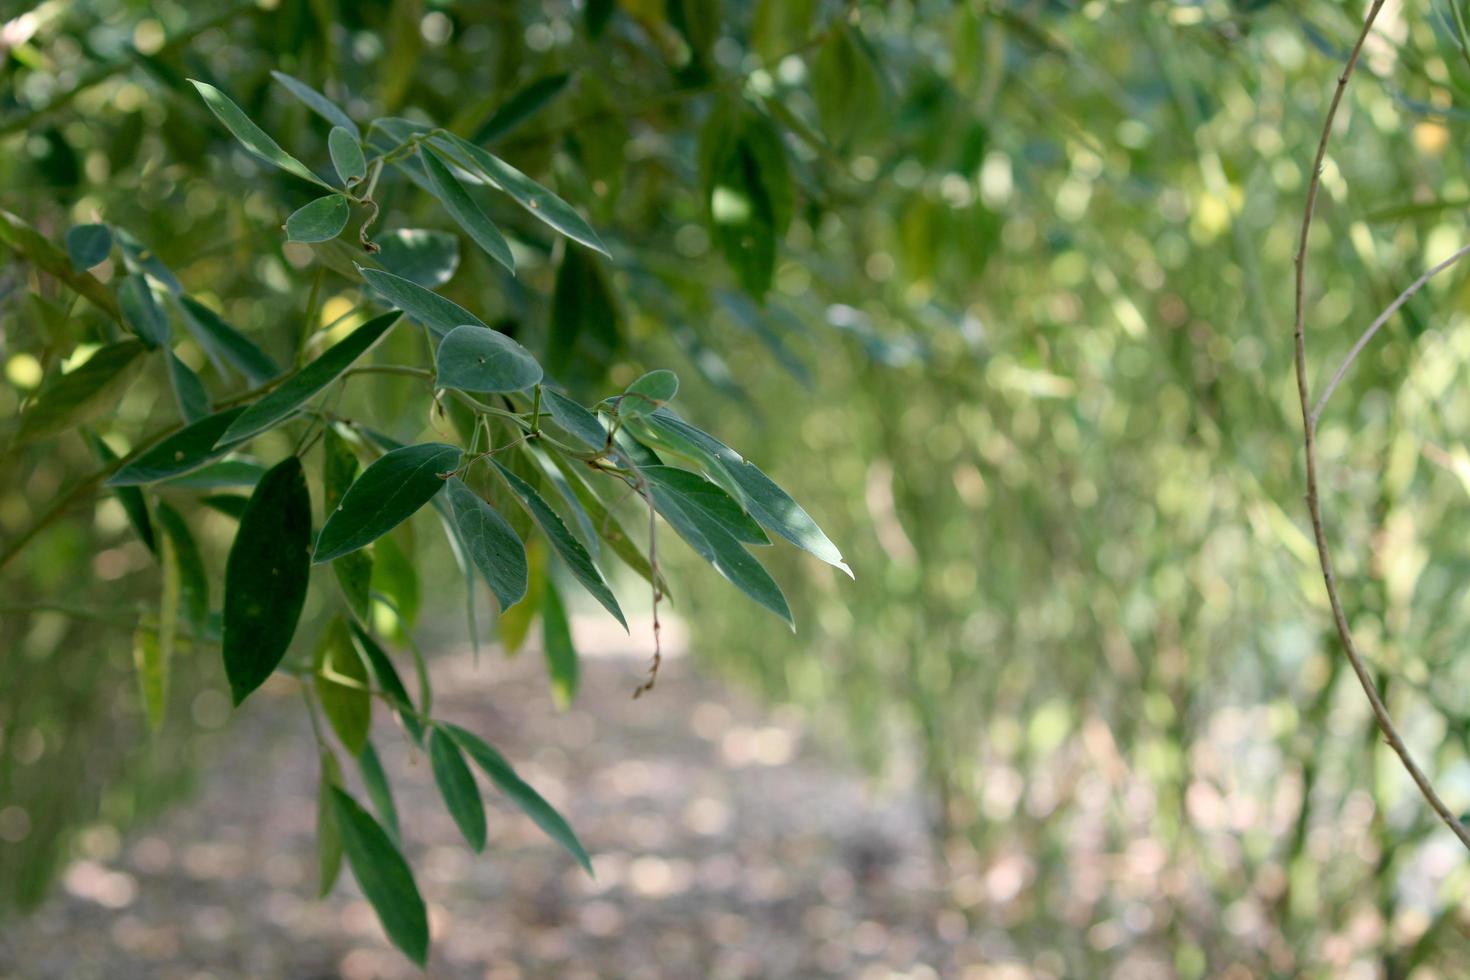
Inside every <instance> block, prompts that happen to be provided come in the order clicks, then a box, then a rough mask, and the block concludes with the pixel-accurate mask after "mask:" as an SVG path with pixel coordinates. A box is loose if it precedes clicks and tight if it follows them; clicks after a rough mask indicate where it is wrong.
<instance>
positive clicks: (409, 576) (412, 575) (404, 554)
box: [343, 496, 439, 629]
mask: <svg viewBox="0 0 1470 980" xmlns="http://www.w3.org/2000/svg"><path fill="white" fill-rule="evenodd" d="M438 500H439V498H438V497H437V496H435V498H434V501H435V502H436V503H437V502H438ZM405 530H409V531H411V530H412V528H411V527H410V528H405ZM407 538H408V542H409V551H411V550H412V541H413V535H412V534H409V535H407ZM409 551H405V550H404V548H403V547H401V546H400V545H399V543H398V542H397V541H396V540H395V539H394V536H393V535H386V536H384V537H381V538H379V539H378V540H377V541H376V542H375V543H374V544H373V577H372V586H373V591H375V592H377V593H379V597H380V598H385V599H387V600H389V602H391V603H392V605H393V609H394V611H395V612H396V613H397V614H398V618H399V619H400V620H402V621H403V626H404V628H405V629H407V628H409V627H411V626H413V624H414V623H415V622H416V621H417V620H418V617H419V604H420V590H419V573H418V571H417V570H416V569H415V568H414V563H413V560H412V559H411V558H410V557H409ZM349 554H355V552H349ZM343 557H346V556H345V555H344V556H343Z"/></svg>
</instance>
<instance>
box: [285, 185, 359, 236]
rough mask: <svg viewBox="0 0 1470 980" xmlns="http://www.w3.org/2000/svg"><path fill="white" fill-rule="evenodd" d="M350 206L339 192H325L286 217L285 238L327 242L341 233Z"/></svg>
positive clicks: (349, 215)
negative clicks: (325, 193) (324, 194)
mask: <svg viewBox="0 0 1470 980" xmlns="http://www.w3.org/2000/svg"><path fill="white" fill-rule="evenodd" d="M351 216H352V208H351V206H350V205H348V203H347V198H345V197H343V196H342V195H341V194H327V195H326V196H324V197H319V198H317V199H316V200H315V201H312V202H311V203H310V204H306V205H303V206H302V207H300V208H298V209H297V210H296V211H293V212H292V213H291V216H290V217H289V218H287V219H286V238H287V240H288V241H293V242H306V243H308V244H310V243H314V242H329V241H331V240H332V239H334V238H336V237H337V236H338V235H340V234H342V229H343V228H346V227H347V219H348V218H349V217H351Z"/></svg>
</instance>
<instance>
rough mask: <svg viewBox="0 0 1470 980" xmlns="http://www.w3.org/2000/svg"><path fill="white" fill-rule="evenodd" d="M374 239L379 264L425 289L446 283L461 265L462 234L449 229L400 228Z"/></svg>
mask: <svg viewBox="0 0 1470 980" xmlns="http://www.w3.org/2000/svg"><path fill="white" fill-rule="evenodd" d="M373 241H375V242H376V243H377V245H378V254H377V262H378V265H380V266H382V267H383V268H384V269H386V270H387V271H388V272H390V273H392V274H393V275H395V276H399V277H401V278H403V279H407V280H408V281H409V282H411V283H414V284H416V285H419V286H423V287H424V288H425V289H433V288H434V287H436V286H442V285H444V284H445V283H446V282H448V281H449V280H450V279H452V278H453V277H454V270H455V269H457V268H459V238H458V237H456V236H454V235H451V234H450V233H449V232H447V231H430V230H427V229H424V228H398V229H395V230H393V231H389V232H384V233H383V234H381V235H379V236H378V237H377V238H375V239H373Z"/></svg>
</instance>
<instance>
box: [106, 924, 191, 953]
mask: <svg viewBox="0 0 1470 980" xmlns="http://www.w3.org/2000/svg"><path fill="white" fill-rule="evenodd" d="M109 933H110V935H111V936H112V941H113V942H115V943H117V945H118V946H119V947H121V948H122V949H124V950H127V951H128V952H129V953H132V954H134V955H135V956H140V957H142V958H144V959H150V960H166V959H171V958H173V957H175V956H177V955H178V953H179V947H180V943H179V935H178V932H177V931H176V930H175V929H174V928H172V927H171V926H166V925H163V926H150V925H148V924H147V923H145V922H143V921H142V920H141V919H138V918H135V917H134V916H131V915H125V916H122V917H121V918H119V919H118V920H117V921H116V922H114V923H113V924H112V928H111V929H110V930H109Z"/></svg>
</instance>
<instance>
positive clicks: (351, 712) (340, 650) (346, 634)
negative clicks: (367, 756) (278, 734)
mask: <svg viewBox="0 0 1470 980" xmlns="http://www.w3.org/2000/svg"><path fill="white" fill-rule="evenodd" d="M312 664H313V669H314V671H315V673H314V674H313V676H312V681H313V683H314V684H315V686H316V694H317V700H318V701H320V702H321V705H322V713H323V714H325V715H326V716H327V721H328V722H330V723H331V725H332V730H333V731H335V732H336V733H337V737H338V738H340V739H341V740H342V746H343V748H345V749H347V751H348V752H351V753H352V754H353V755H357V754H358V753H359V752H361V751H362V747H363V746H364V745H366V744H367V737H368V729H369V728H370V727H371V726H372V722H373V699H372V694H371V693H370V692H369V690H368V674H367V665H366V664H364V663H363V662H362V657H361V656H360V655H359V654H358V652H357V646H356V645H355V644H354V643H353V642H352V631H351V630H350V629H349V628H348V627H347V622H346V620H344V619H343V618H342V617H341V616H335V617H333V618H332V621H331V622H330V623H328V624H327V628H326V629H325V630H323V631H322V635H321V639H319V640H318V641H317V645H316V654H315V656H314V657H313V659H312Z"/></svg>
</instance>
